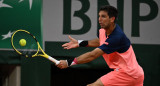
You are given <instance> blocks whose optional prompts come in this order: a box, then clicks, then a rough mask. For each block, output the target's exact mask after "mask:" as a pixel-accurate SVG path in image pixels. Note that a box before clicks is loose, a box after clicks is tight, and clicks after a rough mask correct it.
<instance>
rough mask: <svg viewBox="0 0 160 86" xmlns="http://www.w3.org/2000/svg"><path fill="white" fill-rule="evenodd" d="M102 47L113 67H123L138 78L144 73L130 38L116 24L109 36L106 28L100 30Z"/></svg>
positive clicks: (105, 56)
mask: <svg viewBox="0 0 160 86" xmlns="http://www.w3.org/2000/svg"><path fill="white" fill-rule="evenodd" d="M99 40H100V46H99V47H98V48H100V49H101V50H103V51H104V52H105V54H103V57H104V59H105V61H106V63H107V64H108V66H109V67H110V68H111V69H119V68H120V69H123V70H124V72H125V73H127V74H128V75H130V76H132V77H133V78H138V77H140V76H142V75H144V72H143V69H142V68H141V67H140V65H139V64H138V62H137V60H136V56H135V54H134V51H133V48H132V45H131V43H130V40H129V39H128V38H127V37H126V35H125V34H124V32H123V31H122V30H121V28H120V27H119V26H118V24H116V27H115V29H114V30H113V32H112V33H111V34H110V35H109V36H107V35H106V32H105V30H104V29H100V30H99Z"/></svg>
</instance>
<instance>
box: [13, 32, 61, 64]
mask: <svg viewBox="0 0 160 86" xmlns="http://www.w3.org/2000/svg"><path fill="white" fill-rule="evenodd" d="M21 39H25V40H26V45H25V46H21V45H20V44H19V42H20V40H21ZM11 45H12V47H13V49H14V50H15V51H16V52H17V53H18V54H19V55H22V56H25V57H36V56H42V57H45V58H47V59H48V60H50V61H52V62H54V63H55V64H56V65H58V64H59V63H60V61H58V60H56V59H55V58H53V57H51V56H49V55H47V54H46V53H45V52H44V51H43V49H42V48H41V46H40V44H39V42H38V40H37V39H36V37H35V36H34V35H32V34H31V33H30V32H28V31H26V30H17V31H15V32H14V33H13V34H12V37H11Z"/></svg>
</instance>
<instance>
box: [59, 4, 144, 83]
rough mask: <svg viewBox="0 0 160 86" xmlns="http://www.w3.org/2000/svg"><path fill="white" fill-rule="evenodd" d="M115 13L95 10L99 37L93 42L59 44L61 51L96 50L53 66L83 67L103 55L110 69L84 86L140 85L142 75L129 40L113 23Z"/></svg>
mask: <svg viewBox="0 0 160 86" xmlns="http://www.w3.org/2000/svg"><path fill="white" fill-rule="evenodd" d="M117 15H118V11H117V9H116V8H115V7H113V6H108V5H106V6H102V7H101V8H100V11H99V24H100V26H101V29H100V30H99V37H98V38H97V39H94V40H89V41H84V40H76V39H74V38H72V37H71V36H69V39H70V42H69V43H65V44H63V45H62V47H64V49H71V48H77V47H86V46H87V47H97V48H95V49H94V50H93V51H90V52H87V53H85V54H82V55H80V56H78V57H76V58H74V59H73V60H71V59H70V60H60V64H59V65H57V67H59V68H61V69H63V68H67V67H69V66H72V65H77V64H83V63H87V62H90V61H92V60H94V59H96V58H97V57H99V56H101V55H102V56H103V57H104V59H105V61H106V63H107V65H108V66H109V67H110V68H111V69H114V71H111V72H109V73H107V74H106V75H104V76H102V77H100V78H99V79H98V80H97V81H95V82H93V83H91V84H88V85H87V86H143V81H144V72H143V69H142V68H141V66H140V65H139V64H138V62H137V60H136V56H135V53H134V51H133V48H132V45H131V42H130V40H129V39H128V38H127V37H126V35H125V34H124V32H123V31H122V29H121V28H120V26H119V25H118V24H116V19H117Z"/></svg>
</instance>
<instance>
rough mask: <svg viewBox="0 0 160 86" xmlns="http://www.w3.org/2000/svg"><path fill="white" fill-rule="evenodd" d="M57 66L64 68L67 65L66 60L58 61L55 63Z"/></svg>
mask: <svg viewBox="0 0 160 86" xmlns="http://www.w3.org/2000/svg"><path fill="white" fill-rule="evenodd" d="M57 67H58V68H60V69H64V68H67V67H68V63H67V61H66V60H60V63H59V64H58V65H57Z"/></svg>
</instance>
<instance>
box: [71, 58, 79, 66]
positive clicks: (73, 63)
mask: <svg viewBox="0 0 160 86" xmlns="http://www.w3.org/2000/svg"><path fill="white" fill-rule="evenodd" d="M76 64H78V62H77V59H76V58H74V60H73V62H72V63H71V65H70V66H72V65H76Z"/></svg>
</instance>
